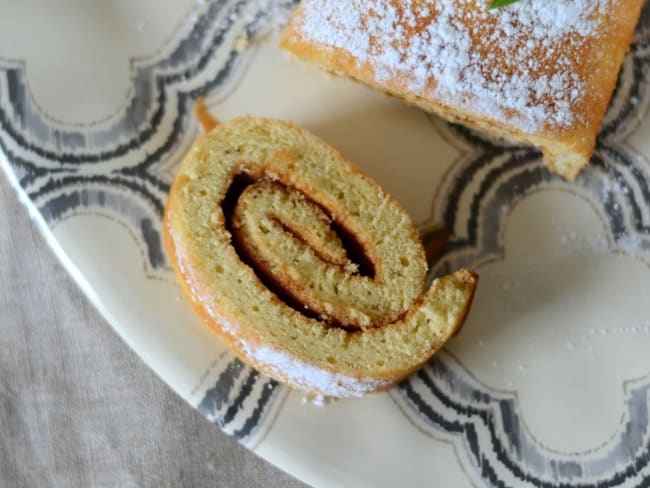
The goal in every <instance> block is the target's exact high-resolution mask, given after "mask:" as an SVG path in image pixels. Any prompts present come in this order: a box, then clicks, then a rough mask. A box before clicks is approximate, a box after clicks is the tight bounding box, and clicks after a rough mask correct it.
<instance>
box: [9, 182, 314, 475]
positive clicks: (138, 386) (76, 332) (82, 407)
mask: <svg viewBox="0 0 650 488" xmlns="http://www.w3.org/2000/svg"><path fill="white" fill-rule="evenodd" d="M0 429H1V435H0V486H3V487H7V488H9V487H32V486H34V487H40V486H55V487H68V486H70V487H77V486H94V487H102V486H121V487H129V486H138V487H149V486H151V487H166V486H174V487H176V486H188V487H202V486H217V487H240V486H241V487H244V486H245V487H275V486H277V487H283V488H284V487H286V488H297V487H302V486H305V485H304V484H302V483H300V482H298V481H297V480H295V479H294V478H292V477H290V476H289V475H287V474H285V473H283V472H281V471H280V470H278V469H277V468H275V467H273V466H271V465H270V464H268V463H266V462H265V461H263V460H262V459H260V458H258V457H257V456H256V455H255V454H253V453H252V452H250V451H248V450H246V449H245V448H244V447H242V446H240V445H239V444H238V443H237V442H236V441H235V440H233V439H231V438H229V437H228V436H226V435H225V434H223V433H222V432H221V431H220V430H219V429H218V427H216V426H214V425H212V424H210V423H209V422H208V421H207V420H205V419H204V418H203V417H202V416H201V415H200V414H198V413H197V412H196V411H195V410H194V409H193V408H191V407H190V406H189V405H187V404H186V403H185V402H184V401H183V400H181V399H180V398H179V397H178V396H176V394H175V393H174V392H173V391H171V390H170V388H169V387H168V386H167V385H166V384H165V383H163V381H162V380H160V379H159V378H158V377H157V376H156V375H155V374H154V373H153V372H152V371H150V370H149V368H148V367H147V366H146V365H145V364H144V363H143V362H142V361H141V360H140V359H139V358H138V357H137V356H136V355H135V354H134V353H133V352H132V351H131V350H130V349H129V348H128V347H127V346H126V345H125V344H124V343H123V342H122V341H121V339H120V338H119V337H118V336H117V334H115V333H114V332H113V330H112V329H111V327H110V326H109V325H108V324H107V323H106V321H105V320H104V319H103V318H102V317H101V316H100V315H99V314H98V313H97V312H96V311H95V309H94V308H93V307H92V305H90V303H89V302H88V301H87V300H86V298H85V297H84V296H83V295H82V293H81V291H80V290H79V289H78V288H77V287H76V285H75V284H74V283H73V282H72V280H71V279H70V278H69V277H68V276H67V273H66V272H65V270H63V269H62V267H61V266H60V264H59V263H58V261H57V260H56V258H55V257H54V255H53V253H52V252H51V251H50V250H49V249H48V248H47V246H46V245H45V243H44V240H43V238H42V237H41V236H40V235H39V233H38V231H37V230H36V228H35V226H34V225H33V223H32V222H31V221H30V220H29V218H28V215H27V211H26V210H25V209H24V208H23V207H22V206H21V205H20V204H19V202H18V200H17V198H16V195H15V193H14V191H13V190H12V189H11V188H10V186H9V184H8V183H7V181H6V178H5V177H4V176H0Z"/></svg>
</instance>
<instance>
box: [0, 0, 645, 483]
mask: <svg viewBox="0 0 650 488" xmlns="http://www.w3.org/2000/svg"><path fill="white" fill-rule="evenodd" d="M292 3H293V2H292V1H287V2H285V3H284V4H283V3H282V2H271V1H269V0H250V1H245V0H241V1H232V0H217V1H214V2H212V3H206V4H203V3H202V2H198V3H195V2H190V1H187V0H186V1H180V0H176V1H173V2H172V1H169V2H165V5H161V3H160V2H154V1H153V0H147V1H140V2H128V1H126V0H122V1H117V0H116V1H114V2H84V1H82V0H77V1H72V0H69V1H67V2H64V1H61V2H46V3H44V2H30V1H25V2H20V3H17V2H8V1H6V0H5V1H3V2H1V3H0V11H2V15H1V16H0V129H1V130H0V161H1V162H2V166H3V168H4V169H5V172H6V174H7V176H8V178H9V180H10V181H11V182H12V183H13V185H14V186H15V187H16V189H17V190H18V193H19V195H20V198H21V199H22V200H23V201H24V203H25V204H26V205H27V206H28V207H29V209H30V210H31V214H32V216H33V218H34V221H35V222H36V223H37V225H39V227H40V228H41V230H42V231H43V233H44V234H45V235H46V237H47V239H48V241H49V243H50V245H51V247H52V248H53V250H54V251H55V252H56V253H57V255H58V256H59V258H60V259H61V260H62V261H63V263H64V264H65V266H66V267H67V269H68V270H69V271H70V273H71V274H72V275H73V276H74V277H75V279H76V280H77V281H78V283H79V284H80V286H81V287H82V288H83V289H84V291H85V292H86V293H87V294H88V296H89V297H90V298H91V299H92V301H93V302H94V303H95V305H96V306H97V307H98V308H99V309H100V310H101V311H102V313H103V314H104V315H105V316H106V317H107V319H108V320H109V321H110V323H111V324H112V325H113V327H114V328H115V330H116V331H117V332H118V333H119V334H120V335H121V336H122V337H123V338H124V340H125V341H126V342H127V343H128V344H129V345H130V346H131V347H132V348H133V349H134V350H135V351H137V352H138V354H140V355H141V356H142V358H143V359H144V360H145V361H146V362H147V363H148V364H149V365H150V366H151V367H152V368H153V369H154V370H155V371H156V372H157V373H158V374H159V375H160V376H161V377H162V378H163V379H164V380H166V381H167V382H168V383H169V384H170V385H171V386H172V387H173V388H174V389H175V390H176V391H177V392H178V394H179V395H181V396H182V397H183V398H185V399H186V400H187V401H188V402H189V403H190V404H191V405H193V406H195V407H197V408H198V409H199V410H200V411H201V412H202V413H203V414H205V415H206V416H207V417H208V418H210V419H211V420H212V421H214V422H215V423H216V424H218V425H219V426H221V427H222V428H223V429H224V430H225V431H226V432H229V433H231V434H234V435H235V436H237V437H238V438H239V439H240V440H241V441H242V442H243V443H245V444H246V445H247V446H249V447H250V448H251V449H254V450H255V451H256V452H257V453H258V454H260V455H261V456H263V457H265V458H266V459H268V460H269V461H270V462H272V463H274V464H276V465H278V466H279V467H281V468H282V469H285V470H286V471H288V472H290V473H292V474H293V475H295V476H297V477H298V478H300V479H303V480H305V481H307V482H309V483H311V484H313V485H316V486H338V485H347V486H378V485H382V486H421V485H424V486H429V485H433V484H435V485H436V486H468V485H471V484H474V485H484V484H492V485H498V486H528V485H531V486H532V485H538V486H549V487H550V486H560V485H562V484H565V485H566V484H571V485H575V486H592V485H594V484H596V483H597V482H599V483H602V485H599V486H612V485H620V484H627V485H630V486H636V485H639V484H641V480H642V479H646V481H647V479H648V477H650V467H649V466H648V459H649V458H650V443H649V439H650V427H649V422H650V412H649V408H648V402H649V392H650V354H649V353H648V351H650V300H648V295H649V293H648V290H649V289H650V286H649V284H650V238H649V231H650V227H649V225H650V186H649V185H650V183H649V179H648V176H649V174H650V165H649V163H648V156H650V142H649V141H650V126H649V124H648V121H647V118H646V116H645V115H646V112H647V108H648V103H649V102H650V93H649V91H648V77H650V58H649V56H650V48H649V45H650V12H645V13H644V15H643V19H642V21H641V24H640V26H639V29H638V32H637V38H636V41H635V44H634V46H633V48H632V50H631V52H630V53H629V55H628V56H627V58H626V61H625V65H624V67H623V70H622V75H621V79H620V83H619V88H618V90H617V93H616V95H615V98H614V101H613V103H612V107H611V109H610V111H609V113H608V115H607V118H606V120H605V124H604V127H603V131H602V134H601V137H600V141H599V144H598V148H597V150H596V152H595V155H594V158H593V161H592V165H591V167H590V168H589V169H588V170H586V171H584V172H583V173H582V174H581V175H580V177H579V178H578V180H577V181H576V182H575V183H573V184H569V183H566V182H564V181H562V180H561V179H560V178H558V177H555V176H553V175H551V174H549V173H548V172H547V171H546V170H545V169H544V168H543V166H542V165H541V161H540V158H539V156H538V154H537V153H535V152H534V151H531V150H530V149H525V148H517V147H503V146H500V145H498V144H496V143H493V142H491V141H489V140H485V139H482V138H481V137H480V136H477V135H476V134H474V133H472V132H469V131H467V130H464V129H461V128H457V127H453V126H449V125H447V124H445V123H444V122H441V121H439V120H437V119H435V118H433V117H429V116H427V115H425V114H424V113H422V112H420V111H418V110H416V109H413V108H410V107H407V106H405V105H403V104H401V103H399V102H397V101H394V100H390V99H387V98H385V97H382V96H380V95H378V94H376V93H375V92H372V91H369V90H366V89H364V88H363V87H360V86H357V85H354V84H352V83H350V82H346V81H342V80H333V79H329V78H327V77H326V76H324V75H323V74H321V73H320V72H317V71H315V70H312V69H309V68H306V67H304V66H302V65H300V64H298V63H296V62H293V61H291V60H289V59H288V58H287V57H286V56H285V55H284V54H283V53H281V52H280V51H279V50H278V49H277V47H276V41H275V40H274V37H273V35H274V34H273V31H274V30H277V28H278V26H280V25H281V22H282V20H281V17H282V14H283V13H286V12H288V11H289V10H290V8H291V6H292ZM27 26H28V27H29V28H26V27H27ZM244 33H247V36H246V37H242V35H243V34H244ZM246 38H247V39H248V42H244V40H245V39H246ZM263 39H266V41H264V42H263ZM242 48H243V49H242ZM199 95H203V96H205V97H206V98H207V102H208V105H209V107H210V109H211V111H212V112H213V113H214V114H215V115H216V116H217V117H218V118H220V119H222V120H225V119H228V118H230V117H233V116H236V115H241V114H246V113H251V114H256V115H265V116H273V117H279V118H287V119H291V120H294V121H295V122H297V123H298V124H300V125H302V126H304V127H306V128H308V129H310V130H312V131H313V132H315V133H316V134H318V135H320V136H321V137H323V138H324V139H325V140H326V141H328V142H330V143H331V144H333V145H334V146H336V147H338V148H340V149H341V150H342V152H343V153H344V154H346V155H347V156H348V157H349V158H350V159H351V160H352V161H354V162H356V163H357V164H358V165H360V166H361V167H362V168H363V169H365V170H366V171H367V172H368V173H370V174H371V175H372V176H373V177H375V178H376V179H377V180H378V181H379V182H380V183H381V184H383V185H384V186H385V187H386V188H387V189H388V190H389V191H390V192H391V193H392V194H393V195H395V196H396V197H397V199H398V200H399V201H400V202H401V203H403V204H404V205H405V207H406V208H407V209H408V211H409V212H410V213H411V215H412V217H413V219H414V220H415V221H416V222H417V223H418V224H421V225H426V224H429V223H433V222H444V223H446V225H447V226H449V227H450V228H452V229H453V231H454V238H453V240H452V242H451V245H450V249H449V252H448V253H447V254H446V255H445V256H444V258H443V259H442V260H441V262H440V263H439V264H438V265H437V266H436V268H435V269H434V270H433V271H432V276H433V275H439V274H442V273H444V272H446V271H448V270H451V269H453V268H455V267H457V266H459V265H461V264H463V265H467V266H471V267H473V268H474V269H476V270H477V271H478V272H479V273H480V275H481V282H480V285H479V289H478V292H477V296H476V300H475V303H474V307H473V309H472V311H471V314H470V316H469V319H468V321H467V323H466V325H465V327H464V329H463V331H462V333H461V334H460V335H459V336H458V337H457V338H456V339H454V340H453V341H452V342H451V343H450V344H449V346H448V347H447V349H446V350H445V351H444V352H442V353H440V354H439V355H437V356H436V358H435V359H434V360H433V361H432V362H431V363H430V364H429V365H428V366H426V367H425V368H424V369H423V370H421V371H420V372H418V373H416V374H415V375H413V376H412V377H411V378H410V379H408V380H407V381H405V382H404V383H403V384H402V385H400V386H399V387H396V388H394V389H393V390H392V391H390V392H388V393H384V394H378V395H371V396H368V397H367V398H364V399H361V400H346V401H338V402H334V403H329V404H327V405H326V406H324V407H316V406H314V405H313V404H311V403H310V402H304V401H303V400H304V398H303V395H302V394H300V393H297V392H290V391H288V390H287V389H286V388H284V387H281V386H278V385H277V384H276V383H275V382H273V381H270V380H268V379H266V378H263V377H260V376H258V374H257V373H256V372H255V371H253V370H251V369H250V368H248V367H246V366H244V365H243V364H242V363H240V362H239V361H238V360H236V359H234V358H233V357H232V356H231V355H230V354H229V353H228V352H226V351H225V349H224V348H223V346H222V345H221V343H220V342H219V340H218V339H217V338H216V337H215V336H214V335H212V334H211V333H210V332H209V331H208V330H207V329H206V328H204V327H203V326H202V325H201V324H200V323H199V321H198V320H197V319H196V318H195V316H194V315H193V314H192V312H191V311H190V308H189V306H188V305H187V304H186V303H185V301H184V300H183V299H181V297H180V290H179V287H178V285H177V284H176V282H175V279H174V277H173V275H172V272H171V271H170V268H169V265H168V262H167V259H166V257H165V255H164V252H163V249H162V246H161V225H160V215H161V211H162V206H163V204H164V201H165V195H166V191H167V189H168V187H169V183H170V182H171V178H172V174H173V172H174V168H175V167H176V165H177V164H178V162H179V161H180V159H181V158H182V156H183V154H184V153H185V151H186V150H187V148H188V146H189V144H190V143H191V142H192V140H193V139H194V138H195V137H196V135H197V133H198V128H197V125H196V122H195V120H194V119H193V117H192V114H191V108H192V103H193V100H194V98H196V97H197V96H199Z"/></svg>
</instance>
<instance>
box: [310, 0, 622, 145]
mask: <svg viewBox="0 0 650 488" xmlns="http://www.w3.org/2000/svg"><path fill="white" fill-rule="evenodd" d="M615 1H616V0H552V1H540V0H523V1H521V2H518V3H515V4H513V5H509V6H507V7H505V8H499V9H495V10H487V5H488V3H489V2H488V0H438V1H423V0H407V1H404V0H402V1H398V0H305V2H304V5H303V12H304V19H303V21H302V25H301V26H300V34H301V35H302V36H303V37H304V39H305V40H309V41H314V42H318V43H321V44H324V45H326V46H329V47H331V48H339V49H342V50H345V51H347V52H349V53H350V54H351V55H352V56H354V58H356V59H357V62H358V63H359V66H364V67H370V68H371V69H372V70H373V72H374V77H375V79H376V80H377V82H378V83H383V82H385V81H386V80H389V79H394V78H397V79H400V80H403V81H405V82H406V84H407V86H408V88H409V90H410V91H412V92H414V93H420V94H424V95H425V96H427V97H431V98H434V99H439V100H444V101H445V103H447V104H449V105H454V106H456V107H459V108H461V109H465V110H467V111H469V112H471V113H474V114H478V115H480V116H483V117H486V118H489V119H493V120H498V121H502V122H506V123H509V124H515V125H516V126H517V127H519V128H521V129H522V130H525V131H527V132H538V131H541V130H542V129H544V128H549V127H550V128H562V127H568V126H570V125H572V124H573V123H574V122H575V121H576V115H575V110H574V109H573V107H574V106H576V105H577V104H579V103H580V101H581V100H582V98H583V97H584V95H585V93H586V90H587V83H586V80H584V79H581V78H580V76H579V75H578V74H576V72H575V70H574V69H573V66H574V63H573V62H572V61H571V56H575V55H576V52H578V53H579V52H580V48H581V46H584V45H587V44H586V43H588V42H589V38H590V36H592V35H594V33H595V32H596V30H597V28H598V25H599V22H600V21H601V19H602V16H603V15H604V14H605V12H606V9H607V7H608V4H610V3H612V2H615ZM610 7H611V5H610ZM568 40H569V41H570V46H571V49H572V50H574V51H573V52H567V41H568ZM575 50H577V51H575Z"/></svg>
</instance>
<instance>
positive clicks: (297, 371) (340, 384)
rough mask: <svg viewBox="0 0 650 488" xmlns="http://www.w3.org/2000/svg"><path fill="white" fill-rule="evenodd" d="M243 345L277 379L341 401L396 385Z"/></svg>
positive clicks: (247, 354) (249, 358) (267, 348)
mask: <svg viewBox="0 0 650 488" xmlns="http://www.w3.org/2000/svg"><path fill="white" fill-rule="evenodd" d="M239 344H240V347H241V349H242V351H243V353H244V354H245V355H246V356H247V358H248V360H249V361H251V362H253V363H258V364H264V365H266V367H268V368H269V370H270V372H272V373H273V375H274V376H275V377H278V376H279V377H282V378H285V379H286V381H287V382H288V383H290V384H292V385H294V386H298V387H300V388H301V389H304V390H307V391H312V392H317V393H319V394H321V395H326V396H332V397H337V398H338V397H361V396H363V395H364V394H365V393H368V392H370V391H375V390H377V389H378V388H382V387H387V386H388V385H390V384H392V383H393V381H389V380H381V379H377V378H369V377H367V378H364V377H354V376H349V375H346V374H342V373H332V372H330V371H326V370H324V369H321V368H318V367H316V366H314V365H312V364H309V363H307V362H305V361H301V360H300V359H298V358H295V357H292V356H290V355H289V354H287V353H285V352H282V351H279V350H277V349H274V348H272V347H270V346H266V345H260V346H257V347H253V346H251V345H250V344H249V343H248V342H246V341H244V340H240V342H239Z"/></svg>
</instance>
